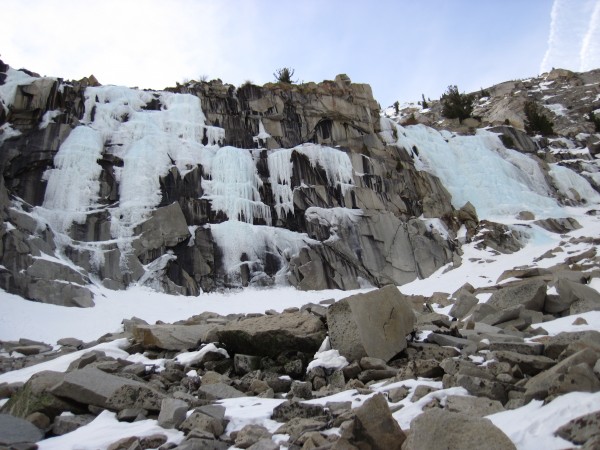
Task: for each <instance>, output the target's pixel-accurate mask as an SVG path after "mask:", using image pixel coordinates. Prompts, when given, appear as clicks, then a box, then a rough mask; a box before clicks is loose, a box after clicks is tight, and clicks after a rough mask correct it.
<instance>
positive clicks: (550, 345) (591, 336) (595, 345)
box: [541, 330, 600, 359]
mask: <svg viewBox="0 0 600 450" xmlns="http://www.w3.org/2000/svg"><path fill="white" fill-rule="evenodd" d="M541 342H543V344H544V355H546V356H547V357H549V358H552V359H558V357H559V356H560V355H561V353H562V352H563V351H565V350H566V349H567V348H568V347H569V346H573V345H574V344H576V345H577V346H581V347H582V348H581V349H583V348H585V347H587V348H591V349H592V350H594V351H596V352H597V353H600V332H599V331H594V330H588V331H576V332H573V333H569V332H562V333H559V334H557V335H556V336H551V337H544V338H543V341H541Z"/></svg>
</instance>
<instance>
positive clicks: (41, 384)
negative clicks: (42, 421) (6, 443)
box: [1, 371, 83, 419]
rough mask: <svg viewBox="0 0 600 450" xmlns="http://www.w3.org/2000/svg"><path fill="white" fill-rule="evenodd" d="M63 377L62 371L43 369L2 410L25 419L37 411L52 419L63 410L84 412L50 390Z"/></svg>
mask: <svg viewBox="0 0 600 450" xmlns="http://www.w3.org/2000/svg"><path fill="white" fill-rule="evenodd" d="M63 377H64V374H63V373H60V372H52V371H43V372H38V373H36V374H35V375H33V376H32V377H31V378H30V379H29V381H27V383H25V385H24V386H23V387H22V388H21V389H19V390H18V391H17V392H15V393H14V394H13V395H12V396H11V398H10V400H9V401H8V402H7V403H6V404H5V405H4V406H3V407H2V409H1V411H2V412H3V413H8V414H10V415H12V416H15V417H21V418H23V419H24V418H26V417H28V416H29V415H30V414H32V413H35V412H40V413H43V414H45V415H46V416H48V417H49V418H50V419H54V417H56V416H58V415H60V414H61V413H62V412H63V411H71V412H74V413H78V412H83V411H80V408H79V407H78V406H77V405H76V404H74V403H73V402H70V401H68V400H67V399H62V398H59V397H57V396H56V395H53V394H52V393H50V392H49V390H50V388H52V387H53V386H55V385H56V384H57V383H60V382H61V381H62V379H63Z"/></svg>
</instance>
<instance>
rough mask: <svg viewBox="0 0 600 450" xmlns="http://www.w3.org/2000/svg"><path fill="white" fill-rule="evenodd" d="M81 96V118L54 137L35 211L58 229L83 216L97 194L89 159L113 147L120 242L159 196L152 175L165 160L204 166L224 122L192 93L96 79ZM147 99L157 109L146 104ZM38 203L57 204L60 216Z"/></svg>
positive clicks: (163, 170)
mask: <svg viewBox="0 0 600 450" xmlns="http://www.w3.org/2000/svg"><path fill="white" fill-rule="evenodd" d="M85 97H86V100H85V115H84V118H83V120H82V125H80V126H79V127H77V128H75V129H74V130H73V131H72V132H71V134H70V135H69V137H68V139H67V140H66V141H65V142H64V143H63V145H61V147H60V149H59V152H58V154H57V157H56V159H55V165H56V168H55V169H52V170H50V171H49V172H48V173H47V175H46V176H47V179H48V184H49V189H48V190H47V192H46V197H45V200H44V205H43V206H44V208H43V209H42V211H41V215H43V216H45V217H48V218H49V220H51V221H53V222H54V223H55V224H57V225H58V226H59V228H58V229H59V231H65V230H66V229H68V227H69V225H70V224H69V221H71V222H81V221H82V220H85V214H86V212H88V211H89V209H90V208H93V207H94V206H95V205H96V203H97V202H98V200H99V199H98V194H99V192H98V191H99V188H98V186H99V181H98V180H99V176H100V173H101V168H100V166H99V164H97V162H96V161H97V160H98V159H100V158H101V157H102V155H103V153H104V152H106V153H108V154H113V155H114V156H116V157H117V158H120V159H121V160H122V161H123V167H122V168H119V167H116V168H115V173H114V175H115V178H116V179H117V181H118V182H119V203H118V205H116V207H115V208H111V234H112V237H113V238H115V239H117V241H118V243H119V245H120V246H121V247H123V246H125V247H127V245H126V243H127V240H128V239H130V238H131V236H132V234H133V228H134V227H135V226H136V225H138V224H139V223H140V222H142V221H144V220H145V219H146V218H147V217H148V216H149V214H150V212H151V211H152V210H153V209H154V208H155V207H156V206H157V205H158V204H159V203H160V201H161V190H160V177H161V176H165V175H166V174H167V173H168V171H169V170H170V169H171V168H172V167H173V166H175V167H177V169H178V170H179V172H180V173H181V174H185V173H186V172H187V171H189V170H191V169H193V168H194V167H196V166H197V165H198V164H201V165H203V166H204V167H205V168H206V170H210V167H211V162H212V158H213V156H214V154H215V152H216V150H217V149H218V145H219V143H220V142H222V140H223V137H224V130H223V129H221V128H218V127H210V126H207V125H206V124H205V116H204V113H203V112H202V108H201V104H200V99H199V98H198V97H196V96H193V95H189V94H173V93H169V92H152V91H139V90H136V89H129V88H126V87H121V86H100V87H89V88H87V89H86V91H85ZM151 102H154V103H155V104H156V105H158V107H160V109H158V110H156V109H147V105H148V104H150V103H151ZM82 174H83V175H84V176H82ZM52 186H55V188H53V187H52ZM74 192H76V193H77V195H75V196H73V193H74ZM71 197H75V198H74V199H72V198H71ZM44 209H45V210H48V209H57V210H61V211H63V214H61V215H62V218H56V217H55V216H56V214H53V213H49V212H47V211H45V210H44ZM57 222H58V223H57ZM123 241H125V244H124V243H123Z"/></svg>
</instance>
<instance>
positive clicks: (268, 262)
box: [0, 65, 460, 306]
mask: <svg viewBox="0 0 600 450" xmlns="http://www.w3.org/2000/svg"><path fill="white" fill-rule="evenodd" d="M3 67H4V76H3V77H0V80H3V81H1V82H2V83H3V84H1V85H0V88H2V91H0V92H1V97H0V98H2V103H3V105H2V115H1V116H0V125H1V126H2V128H1V131H2V134H1V135H0V143H1V144H2V147H1V149H0V168H1V172H2V180H1V181H2V185H0V194H1V195H0V200H1V204H0V207H1V211H0V217H1V219H2V222H1V225H0V238H1V240H2V241H1V242H2V246H3V251H2V252H0V254H1V255H2V256H0V264H1V266H0V271H1V272H0V285H1V287H2V288H4V289H6V290H8V291H10V292H14V293H17V294H19V295H22V296H25V297H27V298H29V299H32V300H36V301H43V302H50V303H58V304H64V305H68V306H90V305H92V304H93V300H92V294H91V291H90V290H89V289H88V287H89V284H90V283H102V284H103V285H104V286H105V287H108V288H111V289H123V288H125V287H127V286H128V285H129V284H131V283H135V282H137V283H142V284H147V285H149V286H152V287H154V288H156V289H161V290H164V291H165V292H168V293H176V294H184V295H197V294H198V293H199V292H201V291H210V290H214V289H218V288H222V287H234V286H247V285H261V286H263V285H271V284H274V283H282V282H283V283H291V284H293V285H294V286H297V287H298V288H300V289H325V288H340V289H352V288H357V287H359V286H360V285H361V284H363V283H370V284H373V285H377V286H381V285H385V284H391V283H393V284H403V283H406V282H408V281H411V280H413V279H414V278H416V277H426V276H428V275H429V274H431V273H432V272H434V271H435V270H437V269H438V268H439V267H442V266H443V265H445V264H447V263H448V262H451V261H452V260H453V257H454V256H455V253H456V251H457V250H456V249H455V247H454V244H453V240H452V239H451V237H452V236H454V234H453V232H454V231H456V230H457V229H458V226H459V225H460V224H459V223H458V222H457V221H456V220H455V214H454V210H453V208H452V206H451V204H450V196H449V194H448V193H447V192H446V190H445V189H444V188H443V186H442V185H441V183H440V182H439V180H438V179H437V178H435V177H434V176H432V175H430V174H428V173H427V172H424V171H418V170H416V169H415V166H414V163H413V159H412V158H411V156H410V155H409V153H407V152H406V151H405V150H404V149H402V148H399V147H397V146H390V145H387V144H386V142H385V140H384V139H382V137H381V136H380V134H381V128H380V119H379V106H378V104H377V102H375V100H374V99H373V96H372V93H371V89H370V87H369V86H368V85H366V84H354V83H351V82H350V80H349V78H348V77H347V76H345V75H338V76H337V77H336V79H335V81H324V82H322V83H319V84H316V83H307V84H302V85H286V84H282V83H277V84H267V85H265V86H262V87H259V86H255V85H251V84H245V85H244V86H241V87H240V88H238V89H236V88H235V87H234V86H231V85H227V84H223V83H222V82H221V81H220V80H213V81H211V82H193V81H192V82H190V83H187V84H186V85H177V86H176V87H175V88H169V89H167V90H165V91H164V92H150V91H138V90H136V89H127V88H118V87H111V86H106V87H101V86H99V85H98V83H97V81H96V80H95V78H94V77H93V76H91V77H90V78H87V79H84V80H80V81H77V82H66V81H64V80H62V79H54V78H41V77H38V76H36V75H35V74H31V73H29V74H27V75H25V74H24V73H23V72H20V71H15V70H13V69H11V68H9V67H8V66H6V65H4V66H3ZM194 99H196V100H194ZM198 99H199V105H200V106H201V109H200V108H198V107H197V106H196V105H195V103H194V102H198ZM182 108H183V109H182ZM194 115H195V116H194ZM191 116H194V117H191ZM240 149H245V150H240ZM135 152H138V153H143V157H141V158H139V157H136V158H133V156H132V155H134V154H135ZM57 155H58V156H57ZM138 156H139V155H138ZM83 158H87V159H88V160H89V162H88V163H86V164H83V163H82V159H83ZM165 160H166V162H165ZM144 171H145V172H144ZM244 177H246V178H244ZM57 180H58V181H57ZM140 180H141V181H140ZM61 183H62V184H61ZM153 189H154V191H153ZM232 190H233V191H235V192H233V191H232ZM138 191H139V192H146V191H148V192H149V194H148V195H146V197H142V196H141V195H142V194H140V193H138ZM232 192H233V193H232ZM136 195H137V197H136ZM149 198H150V199H151V200H148V199H149ZM423 217H424V218H434V217H437V218H442V219H443V220H444V221H445V224H446V226H447V227H448V231H449V235H446V237H442V235H441V234H440V233H438V232H437V231H436V230H433V229H431V228H430V227H427V226H426V222H424V221H423V220H422V218H423ZM420 218H421V219H420Z"/></svg>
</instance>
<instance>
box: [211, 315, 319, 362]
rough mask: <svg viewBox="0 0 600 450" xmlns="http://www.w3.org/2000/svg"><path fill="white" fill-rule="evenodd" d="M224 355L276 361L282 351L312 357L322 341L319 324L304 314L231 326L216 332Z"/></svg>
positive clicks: (264, 318)
mask: <svg viewBox="0 0 600 450" xmlns="http://www.w3.org/2000/svg"><path fill="white" fill-rule="evenodd" d="M217 336H218V339H219V341H220V342H221V343H223V344H224V345H225V347H226V349H227V351H228V352H229V353H230V354H231V353H234V354H235V353H243V354H250V355H261V356H271V357H277V356H278V355H279V354H281V353H283V352H286V351H300V352H304V353H311V354H314V353H315V352H316V351H317V350H318V349H319V347H320V346H321V343H322V342H323V340H324V339H325V336H326V330H325V325H323V322H321V320H319V319H318V318H317V317H315V316H313V315H310V314H307V313H300V312H294V313H283V314H277V315H273V316H260V317H251V318H247V319H242V320H240V321H238V322H231V323H229V324H227V325H226V326H225V327H223V328H221V329H219V330H218V331H217Z"/></svg>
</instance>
